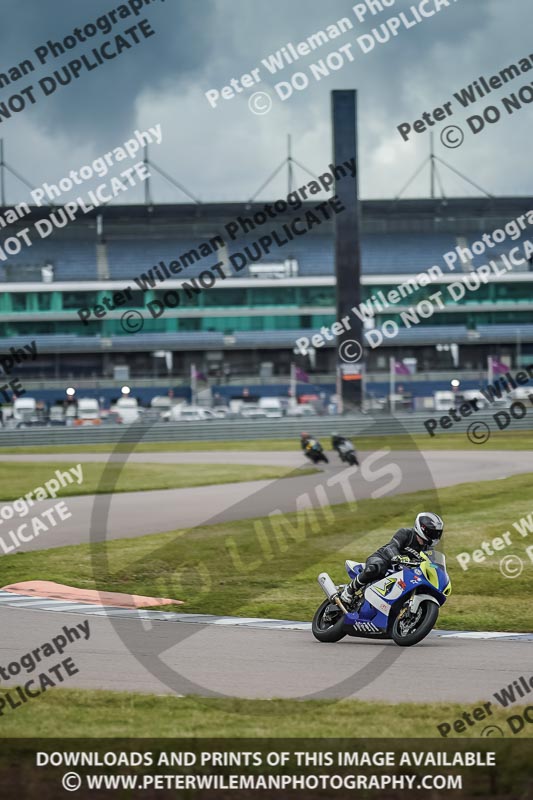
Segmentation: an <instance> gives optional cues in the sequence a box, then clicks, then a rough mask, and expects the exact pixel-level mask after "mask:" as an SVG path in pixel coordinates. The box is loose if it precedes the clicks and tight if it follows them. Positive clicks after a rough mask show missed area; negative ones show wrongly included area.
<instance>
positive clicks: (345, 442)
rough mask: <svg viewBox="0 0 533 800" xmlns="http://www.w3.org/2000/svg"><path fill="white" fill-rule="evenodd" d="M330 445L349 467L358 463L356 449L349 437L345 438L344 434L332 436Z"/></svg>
mask: <svg viewBox="0 0 533 800" xmlns="http://www.w3.org/2000/svg"><path fill="white" fill-rule="evenodd" d="M331 446H332V447H333V449H334V450H336V451H337V453H338V454H339V457H340V460H341V461H344V463H345V464H349V465H350V466H351V467H354V466H356V465H359V461H358V460H357V452H356V449H355V447H354V446H353V444H352V442H351V441H350V440H349V439H345V438H344V436H332V438H331Z"/></svg>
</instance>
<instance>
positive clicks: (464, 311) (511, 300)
mask: <svg viewBox="0 0 533 800" xmlns="http://www.w3.org/2000/svg"><path fill="white" fill-rule="evenodd" d="M391 290H396V291H397V285H396V284H395V283H392V282H391V283H390V284H389V285H383V284H379V285H372V284H371V285H365V286H363V299H364V301H369V300H371V298H372V297H374V298H375V301H377V303H379V304H383V302H384V300H383V298H387V296H388V293H389V292H391ZM168 291H169V292H170V293H172V290H168ZM439 291H440V292H442V298H443V301H444V302H447V303H448V304H449V305H450V311H448V312H444V311H440V312H438V313H435V314H433V315H432V316H431V317H430V318H429V319H427V320H425V319H422V320H421V322H420V324H421V325H424V324H427V325H432V326H434V325H466V326H468V327H469V328H475V327H476V325H478V324H482V325H489V324H498V323H499V324H507V325H509V324H515V323H531V322H532V321H533V274H532V276H531V280H527V281H520V282H518V281H516V282H515V281H507V282H498V283H489V284H487V285H482V286H481V287H480V288H479V289H478V290H477V291H468V290H467V291H466V292H465V295H464V297H462V298H461V299H459V300H458V301H457V302H453V298H452V297H451V296H450V294H449V292H448V290H447V285H446V284H442V285H439V284H437V283H432V284H431V285H430V286H426V287H420V288H419V289H417V290H416V291H413V292H412V293H411V294H407V293H406V292H405V297H404V298H403V299H402V300H401V302H399V303H390V305H389V306H388V307H386V308H385V309H384V311H382V312H381V311H379V308H378V306H377V304H376V302H371V304H370V307H371V309H372V310H373V311H374V312H375V315H376V322H377V324H378V326H379V324H380V323H381V322H383V321H385V320H386V319H392V320H395V321H396V322H398V323H401V317H400V312H401V311H402V310H405V309H407V308H409V307H410V306H413V305H416V304H417V303H419V302H420V301H421V300H427V299H429V297H430V296H431V295H433V294H435V293H436V292H439ZM166 294H167V292H166V291H164V290H162V289H157V290H155V291H151V292H146V293H142V292H140V291H137V292H133V294H132V298H131V300H128V301H126V302H125V303H123V304H122V305H121V306H120V307H117V309H116V311H117V312H119V314H120V312H121V311H124V310H126V309H127V308H137V309H139V310H144V311H143V313H144V316H145V327H144V330H145V331H146V332H147V333H156V332H157V333H164V332H169V333H173V332H180V331H182V332H196V331H201V332H204V331H213V332H219V333H224V334H227V335H230V334H232V333H236V332H239V331H276V330H299V329H302V328H303V329H319V328H321V327H322V326H330V325H331V324H332V323H333V322H334V321H335V316H334V315H335V286H279V287H278V286H260V285H257V286H252V287H250V286H247V287H242V288H240V287H231V288H220V289H219V288H215V289H211V290H209V291H203V292H201V293H200V294H198V295H194V296H192V297H191V298H190V299H185V298H184V295H183V292H182V293H180V294H181V303H180V304H179V307H178V308H176V307H174V308H172V309H171V310H172V312H173V313H174V314H177V315H178V316H171V315H170V314H169V313H163V314H161V316H160V317H159V318H153V317H152V316H151V314H150V310H149V309H150V305H149V304H150V303H152V302H153V301H159V302H160V303H164V302H165V295H166ZM112 295H113V292H112V291H107V292H105V291H101V292H99V291H89V292H82V291H79V290H75V289H72V290H70V289H69V290H67V291H64V292H61V291H51V292H38V291H28V292H12V293H10V292H3V293H2V294H1V295H0V337H10V336H17V335H18V336H21V335H23V336H26V335H29V336H33V335H36V334H45V335H53V334H75V335H78V336H91V335H95V334H99V335H101V336H120V335H126V336H127V335H129V334H127V333H125V332H124V330H123V328H122V326H121V324H120V319H118V318H117V319H111V318H109V316H108V315H106V316H104V317H103V318H102V319H94V318H91V324H90V325H88V326H87V325H83V324H82V322H81V320H80V319H79V317H78V315H77V313H76V312H77V311H78V310H79V309H81V308H84V307H89V308H92V307H94V306H96V305H103V304H104V300H105V299H107V300H108V301H109V299H110V298H111V297H112ZM484 305H486V308H480V306H484ZM528 306H531V307H532V308H528ZM304 310H305V313H304ZM165 311H168V309H165ZM23 314H24V315H25V316H26V318H25V319H22V318H21V319H17V315H23ZM60 314H65V315H68V319H64V320H58V319H52V318H50V319H49V320H47V315H50V317H52V316H53V315H60ZM6 315H10V316H12V319H6ZM30 315H31V318H30V319H28V317H29V316H30Z"/></svg>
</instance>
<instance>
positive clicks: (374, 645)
mask: <svg viewBox="0 0 533 800" xmlns="http://www.w3.org/2000/svg"><path fill="white" fill-rule="evenodd" d="M531 456H532V453H529V452H524V451H521V452H494V451H485V450H483V449H482V448H480V450H479V452H477V451H476V452H470V451H468V452H461V453H454V452H451V451H443V452H436V451H427V452H424V453H422V454H421V453H417V452H413V451H405V452H400V451H398V452H392V453H389V454H385V457H384V459H383V460H381V461H375V457H376V454H372V453H369V454H365V453H363V454H361V468H360V469H359V468H352V469H348V470H347V469H346V468H342V467H340V466H339V462H338V459H337V458H336V456H332V458H331V463H330V464H329V465H327V466H325V467H324V468H323V469H322V470H321V472H320V473H318V474H316V475H308V476H300V477H297V478H291V479H284V480H276V481H254V482H249V483H240V484H227V485H222V486H207V487H197V488H193V489H176V490H167V491H151V492H137V493H125V494H117V495H114V496H111V495H100V496H99V497H98V498H95V497H94V496H80V497H72V498H67V500H66V502H67V504H68V507H69V509H70V511H71V513H72V515H73V516H72V519H71V520H67V521H66V522H65V523H64V524H63V525H62V527H60V528H58V529H57V530H54V529H52V530H51V531H49V532H48V533H47V534H46V535H43V536H41V537H39V538H38V539H36V540H34V541H33V542H30V543H28V544H26V545H25V548H26V549H42V548H43V549H44V548H51V547H58V546H60V545H66V544H75V543H80V542H87V541H89V539H90V536H91V516H92V514H93V513H94V515H95V516H94V519H93V520H92V522H93V531H94V533H93V538H94V539H104V538H106V537H107V538H120V537H125V536H141V535H144V534H147V533H155V532H159V531H167V530H172V529H175V528H186V527H191V526H194V525H200V524H203V523H207V522H210V523H214V522H220V521H228V520H236V519H245V518H249V517H254V516H255V517H257V516H263V515H267V514H269V513H272V512H273V511H274V510H276V509H279V510H280V511H292V510H295V509H296V508H297V507H302V506H303V505H315V506H318V505H322V504H326V503H327V504H335V503H342V502H346V500H347V499H360V498H367V497H374V498H380V497H386V496H387V495H388V494H396V493H399V492H411V491H417V490H420V489H431V488H435V487H437V488H438V487H443V486H451V485H455V484H459V483H464V482H479V481H484V480H492V479H498V478H505V477H508V476H510V475H513V474H518V473H523V472H528V471H530V470H531V469H532V463H533V460H532V458H531ZM3 458H4V460H8V459H9V460H12V461H16V460H22V461H28V460H33V461H38V460H43V461H61V462H70V463H71V464H75V463H78V462H88V461H106V460H108V458H109V456H108V454H91V455H88V454H83V455H77V454H69V455H62V456H55V455H54V456H49V455H43V456H34V457H31V456H11V457H3ZM113 458H114V460H121V459H123V457H122V456H114V457H113ZM130 459H131V460H132V461H136V462H159V463H182V464H183V463H193V462H194V463H237V464H242V463H247V464H271V465H274V464H279V465H285V466H291V467H295V468H296V467H298V466H301V465H302V461H303V459H302V456H301V454H300V453H298V452H294V453H285V452H282V453H275V452H270V453H240V452H232V453H226V452H224V453H216V452H215V453H207V452H206V453H155V454H151V453H140V454H135V456H132V457H130ZM365 465H366V466H365ZM384 465H385V466H386V467H387V470H386V471H385V472H386V474H385V475H384V474H383V473H382V472H379V469H378V468H382V467H383V466H384ZM391 470H392V472H391ZM376 474H377V475H378V477H377V478H376ZM392 475H395V480H392V477H391V476H392ZM347 492H351V493H352V497H351V498H350V497H348V496H347ZM53 502H54V501H44V502H42V503H39V504H38V507H37V508H35V509H34V510H35V511H39V510H42V509H43V508H45V507H49V506H51V505H53ZM107 505H109V509H107V507H106V506H107ZM108 511H109V514H108ZM41 577H42V578H46V576H41ZM15 599H16V598H10V597H7V598H6V597H0V665H5V664H7V663H9V662H10V661H12V660H13V659H16V658H20V657H21V656H22V655H23V654H24V653H26V652H28V651H31V650H32V649H33V648H35V647H36V646H38V645H39V644H41V643H44V642H46V641H48V640H50V639H51V638H52V637H53V636H56V635H57V634H58V633H60V631H61V628H62V627H63V626H64V625H70V626H73V625H76V624H77V623H78V622H80V621H82V620H83V619H85V618H86V619H88V620H89V622H90V630H91V637H90V639H89V640H88V641H81V640H80V641H77V642H75V643H73V644H71V645H69V647H68V649H67V650H66V652H65V657H66V656H67V655H69V656H71V657H72V658H73V660H74V661H75V663H76V666H77V668H78V669H79V673H78V674H77V675H75V676H74V677H72V678H69V680H68V686H69V687H83V688H88V689H114V690H131V691H138V692H154V693H157V694H161V693H171V694H178V695H181V694H199V695H205V696H213V695H215V696H219V695H222V696H234V697H246V698H272V697H281V698H289V697H290V698H301V699H305V698H331V699H337V698H359V699H363V700H380V701H387V702H401V701H417V702H423V701H427V702H431V701H437V700H441V701H450V702H451V701H457V702H463V703H468V704H472V705H474V704H476V703H477V701H480V702H485V701H488V700H490V699H491V698H492V695H493V693H494V692H495V691H499V690H500V689H501V688H502V687H503V686H506V685H507V684H509V683H512V681H513V680H515V679H517V678H518V677H519V676H520V675H522V674H523V675H529V674H530V673H531V652H532V644H531V642H532V641H533V636H529V637H528V636H526V637H522V638H520V639H518V638H516V639H513V637H512V636H511V635H509V636H507V637H505V638H503V639H502V640H499V639H498V638H497V637H496V638H492V637H491V636H490V635H488V636H487V637H484V638H481V639H480V638H476V636H475V635H467V636H466V638H464V635H459V636H456V635H455V634H453V635H444V634H443V632H440V633H439V632H436V633H433V634H431V635H430V637H428V639H427V640H426V641H425V642H423V643H422V644H421V645H418V646H416V647H414V648H405V649H403V648H399V647H397V646H396V645H394V644H393V643H392V642H386V643H382V642H378V641H368V640H362V639H359V640H358V639H345V640H343V641H342V642H340V643H338V644H336V645H324V644H320V643H318V642H316V641H315V640H314V638H313V637H312V634H311V632H310V631H309V630H308V629H305V628H306V626H305V625H304V626H301V625H300V626H298V625H297V624H291V625H285V626H284V625H281V626H280V625H277V626H276V625H275V624H272V625H271V624H269V623H264V624H260V625H259V627H258V626H257V625H251V626H246V625H240V626H239V625H236V624H235V621H232V620H231V619H217V618H213V619H212V620H211V622H210V624H205V619H196V620H195V619H194V617H193V616H191V617H190V618H189V619H188V620H187V621H183V620H179V621H176V619H174V620H173V621H171V620H170V618H168V619H167V620H165V619H164V617H162V616H160V617H159V618H157V616H156V617H151V616H150V613H151V612H147V613H146V614H145V617H144V618H143V619H139V618H137V617H136V616H135V615H134V614H133V612H123V611H121V610H115V611H113V612H112V615H111V616H108V614H107V612H106V611H105V610H99V609H98V608H92V609H90V608H89V607H77V608H76V609H74V607H73V606H72V605H70V606H69V603H64V602H63V603H59V604H58V605H59V608H58V607H55V608H54V609H53V610H49V608H47V609H46V610H43V609H42V608H39V605H42V601H38V600H36V599H35V598H34V599H29V600H24V599H23V600H22V601H20V599H19V602H18V603H15V602H14V601H15ZM319 602H320V591H319V589H318V587H317V605H318V603H319ZM14 605H15V607H14ZM63 609H64V610H63ZM74 610H76V612H77V613H72V611H74ZM214 611H215V609H214ZM214 654H216V658H214ZM57 660H59V659H57ZM50 663H51V662H50ZM443 665H445V668H444V669H443ZM428 675H430V676H433V677H432V678H431V680H428V679H427V676H428ZM21 677H23V676H21ZM16 682H17V681H16V680H15V681H14V683H16ZM437 722H438V721H436V724H437Z"/></svg>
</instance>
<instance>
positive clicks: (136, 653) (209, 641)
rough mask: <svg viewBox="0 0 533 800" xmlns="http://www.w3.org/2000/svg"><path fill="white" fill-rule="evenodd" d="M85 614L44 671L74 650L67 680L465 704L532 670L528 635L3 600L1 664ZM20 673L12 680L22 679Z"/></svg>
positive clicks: (163, 690)
mask: <svg viewBox="0 0 533 800" xmlns="http://www.w3.org/2000/svg"><path fill="white" fill-rule="evenodd" d="M84 619H88V620H89V624H90V638H89V639H88V640H87V641H85V640H81V639H80V640H78V641H75V642H73V643H72V644H70V645H68V647H67V649H66V650H65V652H64V653H63V655H62V656H61V657H60V656H54V657H50V658H49V659H47V660H46V661H45V662H43V663H42V665H41V667H39V668H38V670H36V673H35V674H38V673H39V672H40V671H42V669H46V668H47V667H49V666H52V665H53V664H55V663H58V662H59V661H60V660H61V659H62V658H66V657H68V656H70V657H71V658H72V659H73V661H74V663H75V664H76V667H77V668H78V670H79V672H78V674H77V675H75V676H73V677H71V678H69V679H68V682H67V685H68V688H86V689H111V690H116V691H136V692H146V693H155V694H178V695H180V694H183V695H185V694H191V693H192V694H197V695H202V696H213V695H215V696H216V695H218V696H231V697H244V698H273V697H279V698H298V699H313V698H324V699H325V698H329V699H340V698H357V699H360V700H374V701H385V702H391V703H397V702H408V701H415V702H435V701H447V702H461V703H464V704H465V709H464V710H465V711H466V710H469V709H470V707H471V705H472V706H473V705H478V704H479V702H486V701H489V700H493V697H492V695H493V693H494V692H498V691H500V690H501V689H502V688H503V687H505V686H507V685H508V684H511V683H512V682H513V681H514V680H516V679H517V678H519V677H520V676H521V675H525V676H529V675H530V674H531V672H532V667H531V653H532V647H533V645H532V644H531V643H528V642H526V641H501V642H499V641H494V640H482V641H479V640H471V639H454V638H439V637H437V636H430V637H428V638H427V639H426V640H425V641H424V642H423V643H421V644H419V645H417V646H416V647H412V648H399V647H397V646H396V645H395V644H394V643H392V642H385V643H382V642H371V641H368V640H363V639H353V638H346V639H344V640H342V641H341V642H339V643H337V644H333V645H328V644H321V643H319V642H317V641H315V639H314V638H313V636H312V634H311V633H310V632H307V631H293V630H286V631H284V630H255V629H250V628H239V627H231V626H230V627H217V626H216V625H201V624H186V623H176V624H169V623H165V622H151V621H146V620H142V621H139V620H127V619H117V618H115V619H113V620H111V619H110V618H107V617H105V616H104V617H93V616H87V617H84V616H83V614H72V613H57V612H50V613H46V612H44V611H32V610H24V609H15V608H6V607H5V606H2V607H0V665H2V666H4V667H5V666H6V665H7V664H8V663H9V662H11V661H13V660H16V659H20V658H21V657H22V656H23V655H24V654H25V653H28V652H31V651H32V650H33V649H34V648H36V647H37V646H40V645H42V644H44V643H45V642H47V641H51V639H52V638H53V637H54V636H57V635H58V634H60V633H61V630H62V627H63V626H64V625H68V626H72V627H73V626H76V624H77V623H80V622H82V621H83V620H84ZM214 654H216V657H214ZM21 677H22V675H20V676H19V679H18V680H13V681H12V682H11V683H12V685H16V684H17V683H20V682H22V681H21V680H20V678H21ZM31 677H32V675H29V676H28V678H31ZM33 677H35V675H34V676H33ZM527 700H528V698H527V697H526V698H525V699H524V700H522V703H526V704H527ZM493 702H494V705H497V704H496V701H494V700H493ZM443 721H446V720H440V719H439V720H435V724H438V723H439V722H443ZM488 722H490V717H489V718H488ZM485 724H486V723H485ZM482 727H483V724H481V725H478V726H477V727H476V728H475V729H474V728H473V729H472V735H475V733H474V731H477V735H479V730H480V729H481V728H482Z"/></svg>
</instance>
